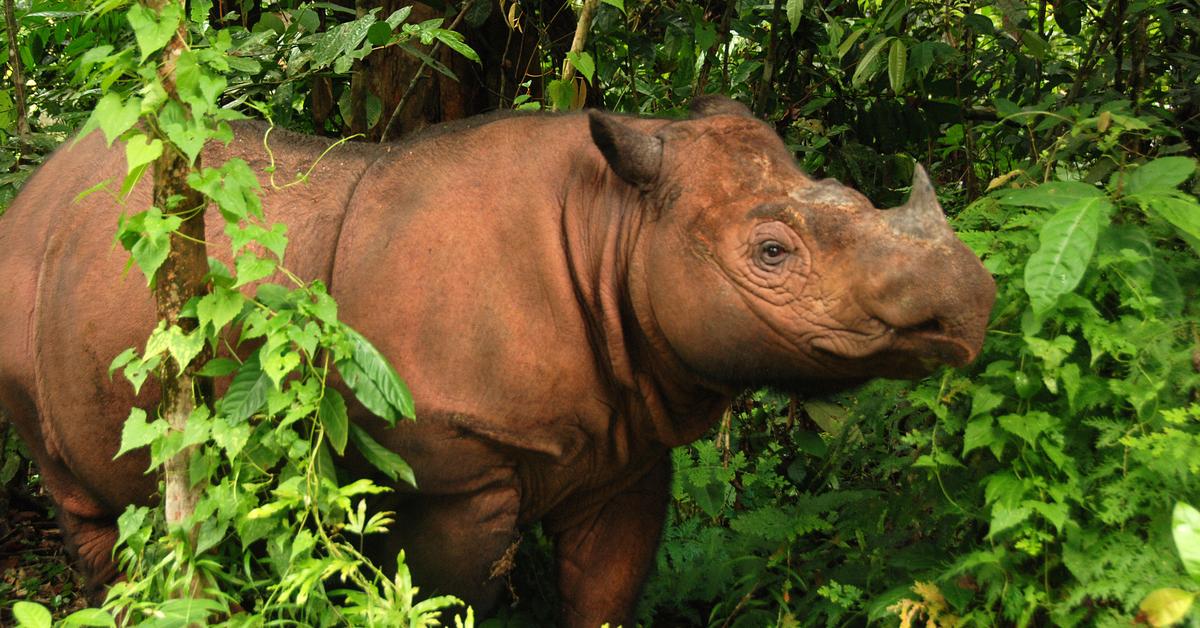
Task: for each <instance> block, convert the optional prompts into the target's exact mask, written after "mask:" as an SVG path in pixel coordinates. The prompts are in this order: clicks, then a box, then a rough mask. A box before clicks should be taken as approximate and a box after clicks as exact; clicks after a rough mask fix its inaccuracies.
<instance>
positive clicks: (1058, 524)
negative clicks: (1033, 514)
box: [1027, 502, 1071, 533]
mask: <svg viewBox="0 0 1200 628" xmlns="http://www.w3.org/2000/svg"><path fill="white" fill-rule="evenodd" d="M1027 505H1029V506H1031V507H1032V508H1033V509H1034V510H1036V511H1037V512H1038V513H1039V514H1041V515H1042V516H1043V517H1045V518H1046V521H1049V522H1050V523H1052V524H1054V529H1055V530H1057V531H1058V532H1060V533H1061V532H1062V528H1063V526H1064V525H1066V523H1067V517H1068V516H1069V515H1070V512H1071V510H1070V508H1068V507H1067V505H1066V504H1059V503H1046V502H1027Z"/></svg>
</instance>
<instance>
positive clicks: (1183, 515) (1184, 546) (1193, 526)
mask: <svg viewBox="0 0 1200 628" xmlns="http://www.w3.org/2000/svg"><path fill="white" fill-rule="evenodd" d="M1171 534H1172V535H1173V536H1174V537H1175V547H1176V549H1178V550H1179V559H1180V560H1182V561H1183V568H1184V569H1185V570H1187V572H1188V574H1190V575H1191V576H1192V578H1193V579H1195V580H1196V582H1200V511H1198V510H1196V509H1195V508H1193V507H1192V506H1190V505H1189V504H1185V503H1183V502H1179V503H1177V504H1175V511H1174V512H1173V513H1172V515H1171Z"/></svg>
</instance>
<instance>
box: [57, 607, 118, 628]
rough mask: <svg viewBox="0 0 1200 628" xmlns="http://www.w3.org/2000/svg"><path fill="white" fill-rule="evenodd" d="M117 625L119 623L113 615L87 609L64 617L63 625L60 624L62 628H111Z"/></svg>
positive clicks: (96, 609)
mask: <svg viewBox="0 0 1200 628" xmlns="http://www.w3.org/2000/svg"><path fill="white" fill-rule="evenodd" d="M116 625H117V622H116V620H114V619H113V616H112V615H109V614H108V613H106V612H104V611H102V610H100V609H98V608H85V609H81V610H78V611H75V612H74V613H71V614H70V615H67V616H66V617H64V618H63V620H62V623H60V624H59V626H61V627H62V628H70V627H72V626H100V627H109V626H116Z"/></svg>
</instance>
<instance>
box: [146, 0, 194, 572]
mask: <svg viewBox="0 0 1200 628" xmlns="http://www.w3.org/2000/svg"><path fill="white" fill-rule="evenodd" d="M170 1H171V0H145V3H146V7H147V8H149V9H152V10H154V11H161V10H162V9H163V7H165V6H166V5H167V3H168V2H170ZM186 38H187V23H186V21H185V22H181V23H180V26H179V30H178V31H177V32H176V33H175V37H173V38H172V39H171V42H170V43H168V44H167V46H166V48H165V49H164V50H163V58H162V64H161V65H160V66H159V77H160V78H161V79H162V82H163V86H164V87H165V88H166V91H167V95H168V97H169V98H172V99H178V93H177V92H176V88H175V76H174V72H175V60H176V59H177V58H178V56H179V55H180V53H181V52H183V50H185V49H186V47H187V39H186ZM193 167H199V163H198V162H197V163H196V164H194V165H192V164H188V162H187V158H186V157H185V156H184V155H183V154H182V153H180V152H179V151H178V150H176V149H175V148H174V146H173V145H171V144H169V143H167V144H166V146H165V147H164V149H163V154H162V156H161V157H159V158H158V160H156V161H155V162H154V166H153V174H154V206H155V207H158V208H160V209H161V210H163V212H164V213H165V212H173V213H180V214H183V215H184V217H185V220H184V221H183V224H182V225H181V226H180V227H179V230H178V232H177V233H174V234H172V235H171V249H170V252H169V253H168V254H167V259H166V261H164V262H163V265H162V266H161V267H160V268H159V269H158V273H157V274H156V275H155V286H154V297H155V301H156V304H157V311H158V318H159V319H160V320H163V321H166V323H167V325H178V326H179V327H180V328H182V329H183V330H184V331H185V332H190V331H192V330H193V329H194V328H195V320H194V319H184V318H180V312H181V311H182V309H183V305H184V304H185V303H187V301H188V299H191V298H192V297H194V296H199V295H200V294H201V293H202V292H203V289H204V282H203V278H204V275H205V273H206V272H207V269H208V256H207V251H206V248H205V245H204V213H205V208H206V203H205V201H204V198H203V197H202V196H201V195H200V194H199V193H198V192H197V191H196V190H193V189H192V188H191V187H190V186H188V184H187V175H188V173H189V172H190V171H191V169H192V168H193ZM173 196H175V197H177V198H182V200H181V201H179V202H178V204H176V205H175V206H170V205H169V202H168V201H169V199H170V198H171V197H173ZM192 371H193V369H192V368H191V367H190V366H189V367H185V368H183V369H180V368H178V366H177V365H176V364H175V363H174V362H173V361H172V360H164V361H163V367H162V374H161V375H162V402H161V403H160V405H159V412H160V413H161V414H162V417H163V418H164V419H165V420H166V421H167V423H168V424H170V426H171V429H172V430H177V431H183V430H184V428H185V427H186V426H187V420H188V416H189V415H190V414H191V413H192V411H193V410H194V409H195V408H196V393H197V385H198V382H197V381H196V378H195V377H194V375H193V372H192ZM192 455H193V448H188V449H185V450H184V451H182V452H180V453H179V454H177V455H175V456H174V457H172V458H171V459H170V460H168V461H167V462H166V464H165V467H164V476H165V483H166V490H165V494H164V495H163V502H164V505H165V509H166V519H167V525H168V526H171V525H177V524H179V523H180V522H182V521H184V520H186V519H187V518H189V517H190V516H191V514H192V512H193V511H194V510H195V506H196V501H197V499H198V497H199V494H200V492H199V489H197V488H194V487H192V485H191V482H190V481H189V479H188V469H189V466H190V464H191V459H192ZM196 530H197V527H196V526H193V527H192V528H191V529H190V530H189V531H188V538H189V539H190V540H191V542H192V543H193V544H194V543H195V540H196V538H195V537H196ZM198 585H199V583H198V582H193V583H192V587H191V588H192V591H191V594H192V595H197V594H198V593H199V588H200V587H199V586H198Z"/></svg>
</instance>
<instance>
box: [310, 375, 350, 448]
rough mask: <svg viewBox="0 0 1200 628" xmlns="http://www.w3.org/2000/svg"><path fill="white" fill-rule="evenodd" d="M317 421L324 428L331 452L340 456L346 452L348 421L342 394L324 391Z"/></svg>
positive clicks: (328, 390) (329, 390) (330, 389)
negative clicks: (331, 448) (331, 447)
mask: <svg viewBox="0 0 1200 628" xmlns="http://www.w3.org/2000/svg"><path fill="white" fill-rule="evenodd" d="M317 419H319V420H320V421H321V425H323V426H324V427H325V433H326V434H328V435H329V444H330V445H332V446H333V450H334V451H336V452H337V453H338V455H339V456H340V455H342V454H344V453H345V452H346V437H347V435H348V431H347V430H348V428H347V425H348V424H349V422H350V420H349V418H348V417H347V415H346V400H345V399H344V398H342V394H341V393H339V392H338V391H336V390H334V389H332V388H326V389H325V395H324V396H322V397H321V405H320V406H319V407H318V408H317Z"/></svg>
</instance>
